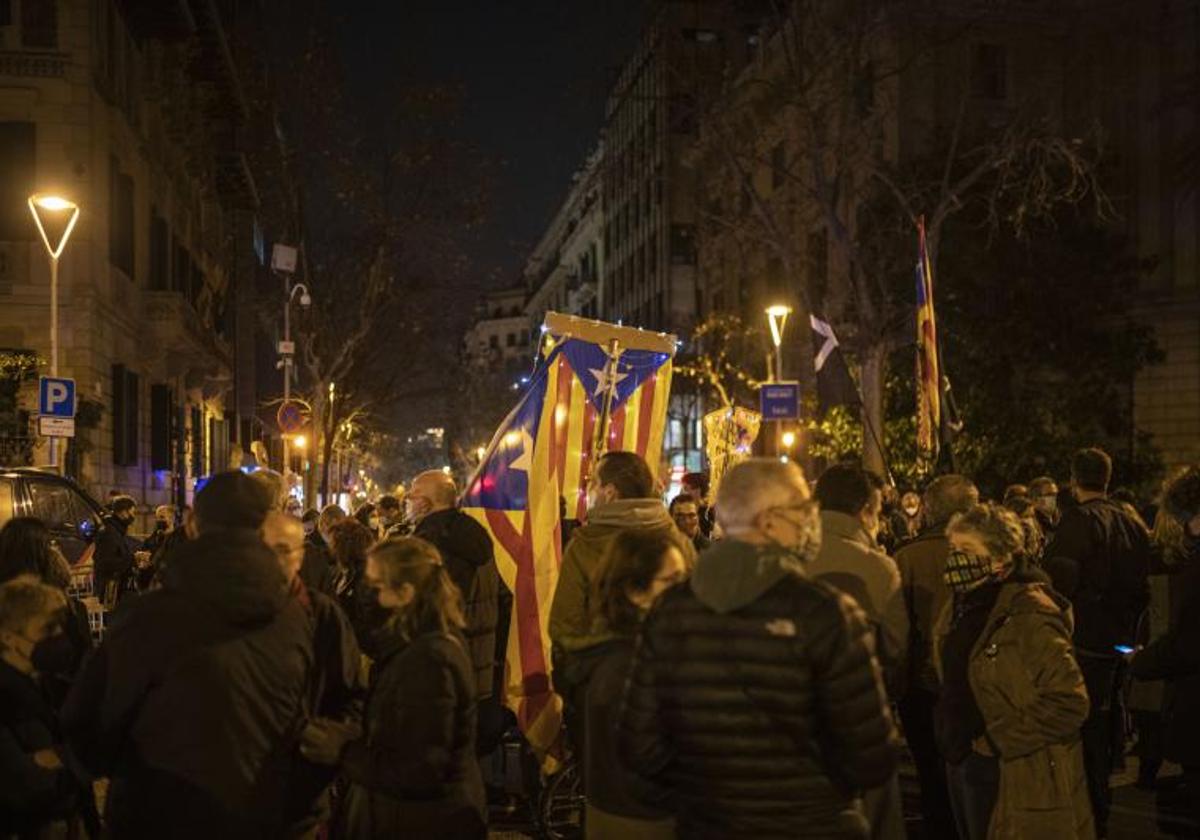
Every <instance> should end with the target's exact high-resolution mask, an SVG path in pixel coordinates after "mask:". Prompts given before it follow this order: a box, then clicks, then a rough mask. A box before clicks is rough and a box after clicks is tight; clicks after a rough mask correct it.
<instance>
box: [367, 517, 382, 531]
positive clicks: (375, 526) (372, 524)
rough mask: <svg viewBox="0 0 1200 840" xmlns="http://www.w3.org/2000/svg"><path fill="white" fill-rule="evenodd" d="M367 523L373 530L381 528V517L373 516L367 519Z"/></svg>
mask: <svg viewBox="0 0 1200 840" xmlns="http://www.w3.org/2000/svg"><path fill="white" fill-rule="evenodd" d="M367 523H368V524H369V525H370V528H371V530H372V531H378V530H379V517H376V516H372V517H371V518H370V519H368V520H367Z"/></svg>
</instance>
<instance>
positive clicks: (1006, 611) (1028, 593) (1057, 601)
mask: <svg viewBox="0 0 1200 840" xmlns="http://www.w3.org/2000/svg"><path fill="white" fill-rule="evenodd" d="M1036 613H1041V614H1042V615H1048V616H1052V617H1054V618H1057V619H1059V620H1061V621H1062V622H1063V623H1064V624H1065V625H1066V627H1067V634H1068V635H1070V633H1071V631H1072V629H1073V627H1072V625H1073V624H1074V622H1073V621H1072V619H1071V613H1070V606H1069V604H1068V603H1067V602H1066V601H1065V600H1063V598H1062V596H1061V595H1059V594H1058V593H1056V592H1055V591H1054V590H1053V589H1051V588H1050V587H1049V586H1047V585H1046V584H1044V583H1036V582H1031V581H1028V580H1022V581H1012V582H1009V583H1005V584H1004V586H1003V587H1001V589H1000V594H999V595H998V596H997V598H996V605H995V606H994V607H992V613H991V615H989V616H988V623H987V627H986V628H985V629H984V631H983V633H981V634H980V635H979V641H978V642H976V644H975V648H976V650H979V649H981V648H982V647H983V646H985V645H986V644H987V640H988V639H990V638H991V636H992V634H994V633H995V632H996V631H997V630H999V629H1000V628H1001V627H1003V626H1004V625H1005V624H1006V623H1007V622H1008V620H1009V619H1010V618H1012V617H1013V616H1015V615H1033V614H1036Z"/></svg>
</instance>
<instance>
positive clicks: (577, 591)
mask: <svg viewBox="0 0 1200 840" xmlns="http://www.w3.org/2000/svg"><path fill="white" fill-rule="evenodd" d="M577 552H578V544H577V543H574V542H572V543H571V544H570V545H568V546H567V551H566V554H565V555H564V557H563V563H562V569H561V571H560V572H559V575H558V586H557V587H556V588H555V590H554V601H553V603H551V605H550V627H549V630H550V641H551V642H552V643H553V644H554V646H555V647H557V648H560V649H561V650H564V651H572V650H578V649H579V648H581V647H584V644H582V641H584V640H586V638H587V632H588V617H587V605H588V594H589V593H588V591H587V587H588V582H587V578H586V577H585V576H584V574H583V568H582V567H581V566H580V563H579V557H578V555H577Z"/></svg>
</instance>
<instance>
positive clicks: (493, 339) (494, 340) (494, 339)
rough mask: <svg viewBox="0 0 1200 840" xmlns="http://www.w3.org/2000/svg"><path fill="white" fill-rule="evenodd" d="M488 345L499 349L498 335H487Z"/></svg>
mask: <svg viewBox="0 0 1200 840" xmlns="http://www.w3.org/2000/svg"><path fill="white" fill-rule="evenodd" d="M488 347H490V348H492V349H493V350H499V349H500V336H498V335H489V336H488Z"/></svg>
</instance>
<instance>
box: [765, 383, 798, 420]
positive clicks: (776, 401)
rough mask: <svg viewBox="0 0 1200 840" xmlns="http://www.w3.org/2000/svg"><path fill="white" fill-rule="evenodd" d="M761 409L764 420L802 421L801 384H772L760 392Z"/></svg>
mask: <svg viewBox="0 0 1200 840" xmlns="http://www.w3.org/2000/svg"><path fill="white" fill-rule="evenodd" d="M758 401H759V407H760V409H761V410H762V416H763V419H764V420H799V419H800V383H799V382H771V383H769V384H766V385H763V386H761V387H760V388H759V391H758Z"/></svg>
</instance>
